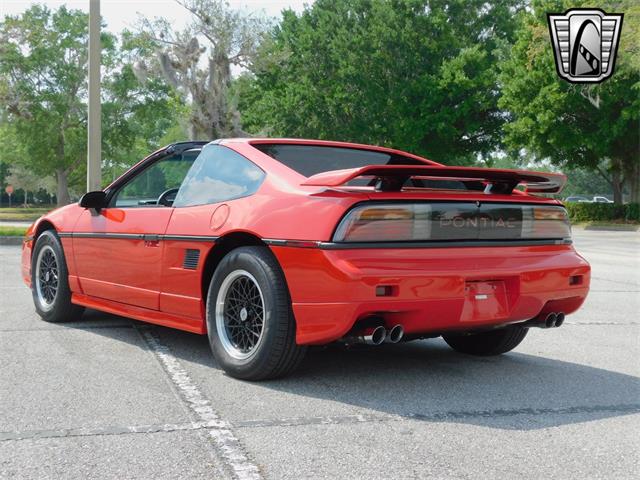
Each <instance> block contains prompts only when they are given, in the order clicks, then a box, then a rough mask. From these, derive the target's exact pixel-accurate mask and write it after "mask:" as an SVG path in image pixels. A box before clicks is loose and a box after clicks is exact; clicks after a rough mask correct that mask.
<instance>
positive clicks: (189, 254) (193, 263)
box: [182, 248, 200, 270]
mask: <svg viewBox="0 0 640 480" xmlns="http://www.w3.org/2000/svg"><path fill="white" fill-rule="evenodd" d="M198 260H200V250H195V249H190V248H188V249H187V250H185V252H184V262H183V263H182V268H186V269H187V270H196V269H197V268H198Z"/></svg>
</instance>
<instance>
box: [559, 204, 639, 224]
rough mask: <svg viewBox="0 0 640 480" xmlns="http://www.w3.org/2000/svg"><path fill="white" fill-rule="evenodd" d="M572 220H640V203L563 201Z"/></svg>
mask: <svg viewBox="0 0 640 480" xmlns="http://www.w3.org/2000/svg"><path fill="white" fill-rule="evenodd" d="M565 207H567V212H569V218H570V219H571V221H572V222H593V221H596V222H609V221H634V222H638V221H640V204H637V203H628V204H625V205H617V204H614V203H580V202H578V203H576V202H567V203H565Z"/></svg>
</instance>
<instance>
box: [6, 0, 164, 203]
mask: <svg viewBox="0 0 640 480" xmlns="http://www.w3.org/2000/svg"><path fill="white" fill-rule="evenodd" d="M101 42H102V71H103V79H102V85H103V95H102V102H103V112H102V125H103V143H102V148H103V159H104V164H105V165H107V166H109V167H111V168H110V171H113V172H114V174H115V173H116V172H117V174H119V173H121V171H122V170H123V169H124V168H126V167H127V166H130V165H131V164H133V163H135V162H136V161H137V160H139V159H140V158H141V157H142V156H143V155H145V154H146V153H148V152H149V150H150V149H155V148H157V146H158V145H157V143H158V141H159V140H160V138H161V137H162V135H163V134H164V132H165V131H166V130H167V129H168V128H169V127H170V126H171V125H172V122H173V119H172V115H171V106H172V105H173V103H175V102H174V99H172V98H171V95H170V88H169V87H168V86H167V85H166V84H164V83H163V82H161V81H157V80H154V81H149V82H145V83H144V84H142V83H140V82H139V81H138V80H137V79H136V77H135V75H134V74H133V70H132V66H131V58H130V57H131V52H130V51H128V50H126V49H122V48H120V45H119V43H118V41H117V39H116V38H115V37H114V36H113V35H111V34H108V33H103V34H102V37H101ZM87 43H88V17H87V15H86V14H85V13H83V12H81V11H78V10H68V9H67V8H65V7H64V6H63V7H60V8H59V9H58V10H56V11H51V10H49V9H48V8H46V7H44V6H41V5H34V6H32V7H31V8H29V9H28V10H27V11H25V12H24V13H23V14H22V15H20V16H8V17H5V18H4V19H3V20H2V21H1V22H0V108H1V109H2V112H1V113H0V115H1V118H2V119H3V126H2V127H0V132H4V134H3V135H4V136H6V137H8V138H10V140H11V143H10V144H11V145H12V147H11V148H6V147H7V145H6V144H5V148H3V150H2V151H0V161H2V162H3V163H7V164H9V165H10V166H11V165H13V164H14V163H17V164H21V165H24V166H25V167H26V168H28V169H29V170H31V171H32V172H35V173H37V174H38V175H40V176H55V179H56V183H57V200H58V204H59V205H66V204H67V203H69V201H70V193H69V190H70V187H71V188H72V189H73V187H75V189H76V190H77V191H83V190H84V182H85V172H86V170H85V169H86V155H87V153H86V148H87V147H86V141H87V140H86V139H87V105H86V100H87ZM105 177H106V179H107V181H108V180H110V178H109V177H110V176H109V175H105Z"/></svg>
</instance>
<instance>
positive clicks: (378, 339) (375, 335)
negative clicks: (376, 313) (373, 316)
mask: <svg viewBox="0 0 640 480" xmlns="http://www.w3.org/2000/svg"><path fill="white" fill-rule="evenodd" d="M362 338H363V339H364V343H366V344H367V345H380V344H381V343H382V342H384V340H385V338H387V329H386V328H384V327H383V326H380V327H375V328H374V329H372V330H368V331H366V332H365V334H364V335H363V337H362Z"/></svg>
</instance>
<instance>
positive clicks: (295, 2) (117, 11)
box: [0, 0, 313, 33]
mask: <svg viewBox="0 0 640 480" xmlns="http://www.w3.org/2000/svg"><path fill="white" fill-rule="evenodd" d="M227 1H228V3H229V5H230V6H231V8H234V9H238V10H247V11H250V12H253V13H255V14H258V15H260V14H264V15H267V16H270V17H279V16H280V12H281V11H282V10H283V9H285V8H291V9H293V10H295V11H296V12H300V11H302V10H303V9H304V5H305V4H311V3H313V0H227ZM34 3H40V4H46V5H47V6H49V7H50V8H51V9H55V8H58V7H59V6H60V5H66V6H67V7H68V8H74V9H79V10H84V11H89V0H68V1H64V0H41V1H29V0H0V18H2V17H4V16H5V15H17V14H20V13H22V12H24V11H25V10H27V9H28V8H29V7H30V6H31V5H33V4H34ZM100 11H101V14H102V18H103V21H104V22H106V24H107V30H109V31H111V32H114V33H116V32H120V31H122V30H123V29H125V28H128V29H132V28H133V26H134V25H135V23H136V20H137V18H138V13H140V14H142V15H143V16H145V17H147V18H153V17H165V18H168V19H171V21H172V23H173V24H174V25H175V26H176V27H177V28H181V27H183V26H184V25H185V24H186V23H188V21H189V16H190V15H191V14H190V13H189V12H188V11H187V10H186V9H184V8H183V7H181V6H180V5H178V4H177V3H175V1H173V0H102V1H101V2H100Z"/></svg>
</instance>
